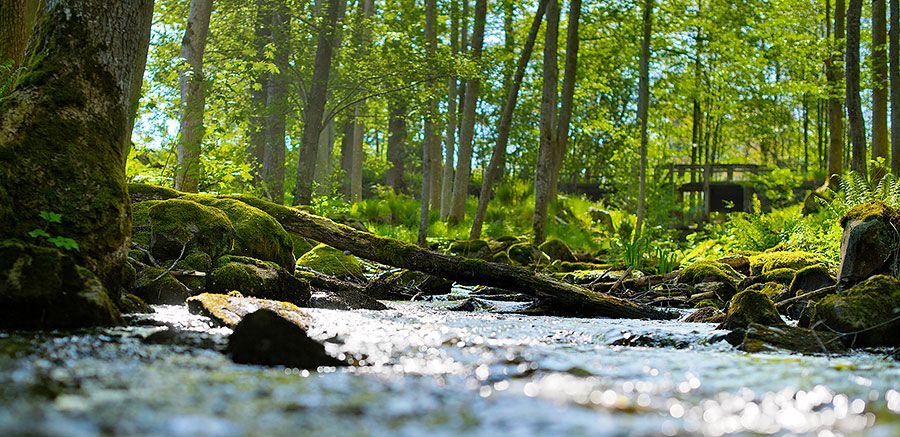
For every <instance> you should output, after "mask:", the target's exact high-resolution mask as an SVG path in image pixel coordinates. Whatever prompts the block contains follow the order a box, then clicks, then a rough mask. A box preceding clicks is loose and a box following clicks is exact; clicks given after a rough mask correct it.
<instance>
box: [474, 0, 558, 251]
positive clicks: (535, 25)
mask: <svg viewBox="0 0 900 437" xmlns="http://www.w3.org/2000/svg"><path fill="white" fill-rule="evenodd" d="M548 1H549V0H541V2H540V3H539V4H538V9H537V11H536V12H535V13H534V21H532V22H531V29H530V30H529V31H528V37H527V38H526V40H525V47H524V48H523V49H522V53H521V54H520V55H519V61H518V63H517V64H516V71H515V74H514V77H513V80H512V82H510V86H509V89H508V91H507V93H506V101H505V102H504V104H503V110H502V112H501V114H500V124H499V125H498V127H497V143H496V144H495V145H494V152H493V154H492V155H491V161H490V163H488V168H487V170H485V172H484V181H482V184H481V193H480V194H479V197H478V209H477V210H476V211H475V218H474V220H473V221H472V230H471V232H470V233H469V238H470V239H472V240H474V239H477V238H481V228H482V226H483V224H484V217H485V215H486V214H487V207H488V203H489V202H490V201H491V195H492V194H493V190H494V183H495V179H499V175H500V170H499V169H500V167H502V166H503V162H504V161H505V159H504V157H505V156H506V146H507V144H508V143H509V133H510V130H511V129H512V119H513V113H514V111H515V109H516V103H517V102H518V100H519V89H520V88H521V87H522V80H523V79H524V78H525V69H526V68H528V61H529V60H530V59H531V54H532V52H533V51H534V44H535V42H536V40H537V35H538V32H539V31H540V29H541V21H543V19H544V11H545V10H546V8H547V2H548Z"/></svg>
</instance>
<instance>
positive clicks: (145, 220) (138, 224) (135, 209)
mask: <svg viewBox="0 0 900 437" xmlns="http://www.w3.org/2000/svg"><path fill="white" fill-rule="evenodd" d="M160 202H161V200H147V201H144V202H139V203H133V204H132V205H131V242H132V243H134V244H137V245H138V246H140V247H142V248H144V249H148V250H149V249H150V208H153V207H154V206H156V205H157V204H159V203H160ZM141 261H143V260H141ZM148 261H149V260H148Z"/></svg>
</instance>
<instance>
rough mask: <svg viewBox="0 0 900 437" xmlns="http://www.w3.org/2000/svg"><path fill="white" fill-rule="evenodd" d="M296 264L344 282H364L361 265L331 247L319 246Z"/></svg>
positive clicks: (304, 255)
mask: <svg viewBox="0 0 900 437" xmlns="http://www.w3.org/2000/svg"><path fill="white" fill-rule="evenodd" d="M297 264H298V265H301V266H303V267H308V268H310V269H313V270H315V271H317V272H320V273H324V274H326V275H331V276H334V277H335V278H338V279H341V280H344V281H353V282H357V283H363V282H366V276H365V275H364V274H363V270H362V264H360V262H359V260H358V259H357V258H356V257H355V256H353V255H348V254H345V253H344V252H342V251H340V250H337V249H335V248H333V247H331V246H328V245H325V244H320V245H318V246H316V247H314V248H313V249H312V250H310V251H309V252H306V253H305V254H303V256H301V257H300V259H299V260H297Z"/></svg>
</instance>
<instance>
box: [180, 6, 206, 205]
mask: <svg viewBox="0 0 900 437" xmlns="http://www.w3.org/2000/svg"><path fill="white" fill-rule="evenodd" d="M211 14H212V0H191V9H190V13H189V15H188V21H187V26H186V28H185V31H184V39H182V40H181V58H182V59H184V60H185V62H186V63H187V68H183V69H181V70H180V71H179V72H178V81H179V83H180V88H181V129H180V131H179V136H180V137H181V138H180V141H179V143H178V168H177V170H176V172H175V189H177V190H181V191H186V192H192V193H193V192H197V190H198V189H199V187H200V154H201V145H202V144H203V135H204V127H203V113H204V110H205V106H206V90H205V89H204V88H205V87H204V83H203V82H204V81H205V78H204V77H203V52H204V51H205V50H206V36H207V34H208V33H209V19H210V15H211Z"/></svg>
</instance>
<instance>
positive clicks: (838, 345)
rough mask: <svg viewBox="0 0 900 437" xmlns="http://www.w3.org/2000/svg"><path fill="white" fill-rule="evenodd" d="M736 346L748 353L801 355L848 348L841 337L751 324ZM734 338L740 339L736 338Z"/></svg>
mask: <svg viewBox="0 0 900 437" xmlns="http://www.w3.org/2000/svg"><path fill="white" fill-rule="evenodd" d="M740 331H742V332H743V339H741V341H740V343H739V344H736V345H735V346H737V347H738V348H739V349H741V350H744V351H747V352H781V351H789V352H797V353H801V354H815V353H842V352H845V351H846V349H847V348H846V347H844V344H843V343H842V342H841V338H840V336H839V335H836V334H834V333H829V332H820V331H813V330H811V329H806V328H798V327H794V326H788V325H781V326H764V325H760V324H756V323H751V324H750V325H749V326H748V327H747V328H746V329H745V330H738V332H740ZM733 338H735V339H736V338H739V336H735V337H733Z"/></svg>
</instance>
